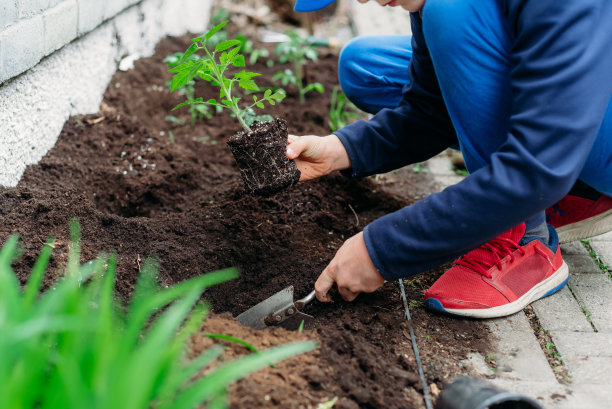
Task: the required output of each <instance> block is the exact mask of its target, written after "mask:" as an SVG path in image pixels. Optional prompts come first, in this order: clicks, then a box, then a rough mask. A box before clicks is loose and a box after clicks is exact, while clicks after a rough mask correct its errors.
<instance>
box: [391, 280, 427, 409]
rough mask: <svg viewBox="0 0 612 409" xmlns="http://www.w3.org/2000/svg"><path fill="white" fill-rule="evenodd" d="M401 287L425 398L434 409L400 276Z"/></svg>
mask: <svg viewBox="0 0 612 409" xmlns="http://www.w3.org/2000/svg"><path fill="white" fill-rule="evenodd" d="M398 281H399V285H400V289H401V290H402V301H403V302H404V309H405V310H406V319H407V320H408V328H409V329H410V338H411V339H412V350H413V351H414V357H415V358H416V362H417V365H418V367H419V376H420V377H421V382H423V398H424V399H425V406H426V407H427V409H432V408H433V407H432V406H431V400H430V398H429V388H428V387H427V381H426V380H425V373H424V372H423V365H422V364H421V357H420V355H419V348H418V347H417V344H416V339H415V337H414V330H413V329H412V319H411V318H410V311H408V301H406V290H404V281H403V280H402V279H401V278H400V279H399V280H398Z"/></svg>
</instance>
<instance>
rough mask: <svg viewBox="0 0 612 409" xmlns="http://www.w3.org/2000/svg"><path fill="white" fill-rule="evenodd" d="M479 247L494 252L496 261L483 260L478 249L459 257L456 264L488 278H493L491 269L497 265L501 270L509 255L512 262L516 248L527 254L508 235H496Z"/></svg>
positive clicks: (522, 253)
mask: <svg viewBox="0 0 612 409" xmlns="http://www.w3.org/2000/svg"><path fill="white" fill-rule="evenodd" d="M478 249H480V250H486V251H488V252H490V253H491V254H493V256H494V258H495V261H493V262H491V261H490V260H483V258H482V257H481V256H479V255H478V254H477V252H476V250H472V251H470V252H469V253H467V254H466V255H465V256H463V257H461V258H459V259H458V260H455V262H454V264H455V265H460V266H464V267H467V268H469V269H470V270H473V271H475V272H477V273H479V274H482V275H483V276H485V277H487V278H491V274H490V273H489V269H490V268H491V267H492V266H494V265H495V266H497V269H498V270H501V269H502V265H501V262H502V260H503V259H504V258H505V257H507V256H510V262H511V263H512V262H513V261H514V259H515V256H514V251H515V250H519V251H520V253H521V256H523V255H525V250H523V248H522V247H521V246H519V245H518V243H515V242H514V241H512V240H510V239H508V238H506V237H496V238H494V239H493V240H491V241H490V242H488V243H485V244H483V245H482V246H480V247H478ZM478 249H477V250H478ZM538 250H539V249H538V248H537V247H536V251H538ZM538 253H541V251H538ZM544 256H545V254H544Z"/></svg>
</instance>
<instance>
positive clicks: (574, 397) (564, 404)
mask: <svg viewBox="0 0 612 409" xmlns="http://www.w3.org/2000/svg"><path fill="white" fill-rule="evenodd" d="M611 402H612V389H610V387H609V386H606V385H590V384H586V383H575V381H574V383H573V384H572V385H571V395H569V396H567V398H566V399H563V400H559V401H558V403H557V404H556V405H555V406H547V409H582V408H585V409H610V408H611V407H612V404H611Z"/></svg>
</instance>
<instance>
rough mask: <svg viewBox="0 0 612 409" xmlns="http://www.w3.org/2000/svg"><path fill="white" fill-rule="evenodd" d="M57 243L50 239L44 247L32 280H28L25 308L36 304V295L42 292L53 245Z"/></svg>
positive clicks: (33, 271) (31, 276) (31, 277)
mask: <svg viewBox="0 0 612 409" xmlns="http://www.w3.org/2000/svg"><path fill="white" fill-rule="evenodd" d="M54 243H55V239H53V238H50V239H48V240H47V242H46V243H45V245H44V246H43V249H42V251H41V252H40V255H39V256H38V259H37V260H36V263H35V264H34V267H33V268H32V274H30V278H29V279H28V283H27V284H26V287H25V291H24V297H23V304H24V307H26V308H27V307H29V306H30V305H32V303H33V302H34V299H35V298H36V295H37V294H38V292H39V291H40V285H41V283H42V279H43V275H44V274H45V271H46V270H47V265H48V264H49V259H50V258H51V252H52V251H53V244H54Z"/></svg>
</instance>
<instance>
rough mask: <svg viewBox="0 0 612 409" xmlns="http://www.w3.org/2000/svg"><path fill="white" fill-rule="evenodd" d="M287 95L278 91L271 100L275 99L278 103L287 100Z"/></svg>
mask: <svg viewBox="0 0 612 409" xmlns="http://www.w3.org/2000/svg"><path fill="white" fill-rule="evenodd" d="M286 96H287V94H286V93H285V92H284V91H276V92H275V93H274V94H272V95H271V96H270V98H272V99H275V100H277V101H282V100H283V99H285V97H286Z"/></svg>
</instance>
